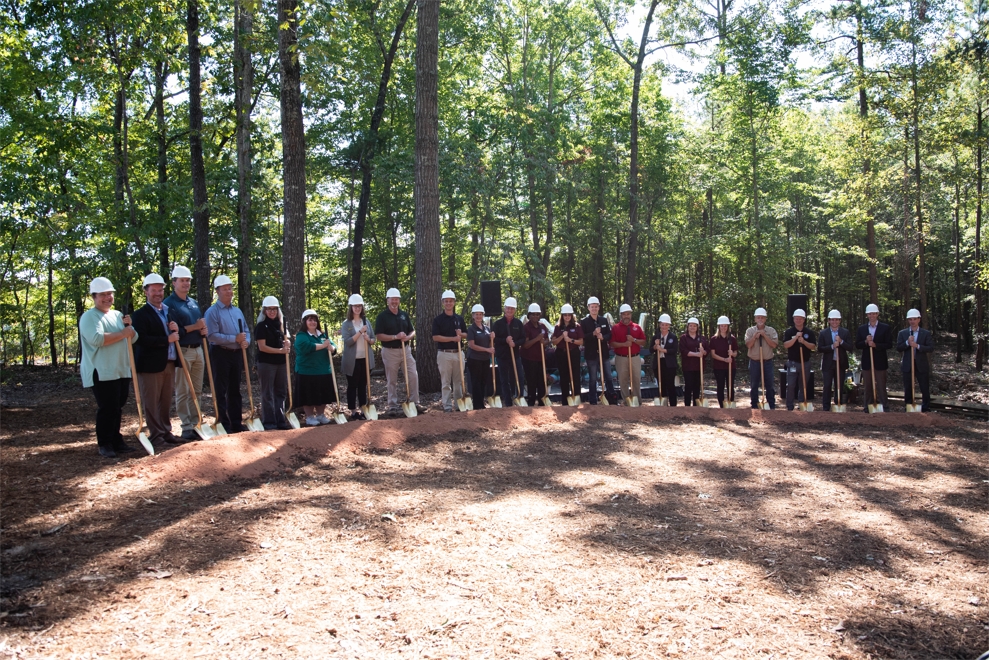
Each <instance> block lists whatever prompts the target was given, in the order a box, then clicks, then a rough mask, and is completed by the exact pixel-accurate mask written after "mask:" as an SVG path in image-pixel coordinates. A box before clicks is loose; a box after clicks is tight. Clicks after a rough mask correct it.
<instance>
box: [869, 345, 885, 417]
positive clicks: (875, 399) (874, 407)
mask: <svg viewBox="0 0 989 660" xmlns="http://www.w3.org/2000/svg"><path fill="white" fill-rule="evenodd" d="M869 366H870V367H871V372H870V373H869V378H870V380H872V403H870V404H869V412H870V413H881V412H883V404H881V403H879V395H878V394H876V358H875V355H874V354H873V352H872V346H870V347H869Z"/></svg>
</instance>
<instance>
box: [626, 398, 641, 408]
mask: <svg viewBox="0 0 989 660" xmlns="http://www.w3.org/2000/svg"><path fill="white" fill-rule="evenodd" d="M625 405H627V406H629V407H630V408H638V407H639V405H640V404H639V397H637V396H627V397H625Z"/></svg>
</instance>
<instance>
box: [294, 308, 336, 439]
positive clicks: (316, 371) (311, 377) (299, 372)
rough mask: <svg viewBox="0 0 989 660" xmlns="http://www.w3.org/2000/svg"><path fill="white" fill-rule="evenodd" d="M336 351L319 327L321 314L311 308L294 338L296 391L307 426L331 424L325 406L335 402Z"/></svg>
mask: <svg viewBox="0 0 989 660" xmlns="http://www.w3.org/2000/svg"><path fill="white" fill-rule="evenodd" d="M323 351H327V353H323ZM335 351H336V346H334V345H333V342H331V341H330V338H329V337H327V336H326V333H324V332H323V329H322V328H321V327H320V325H319V315H318V314H317V313H316V312H315V311H314V310H312V309H307V310H306V311H304V312H302V327H301V328H299V331H298V332H297V333H296V335H295V375H296V381H295V382H296V387H295V389H296V391H297V392H298V396H299V404H301V405H302V409H303V410H305V411H306V426H319V425H320V424H329V423H330V421H331V420H330V418H329V417H327V416H326V415H324V414H323V412H324V411H325V410H326V404H328V403H332V402H333V401H335V399H334V397H333V379H332V378H331V377H330V360H332V359H333V353H334V352H335Z"/></svg>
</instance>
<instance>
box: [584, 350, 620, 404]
mask: <svg viewBox="0 0 989 660" xmlns="http://www.w3.org/2000/svg"><path fill="white" fill-rule="evenodd" d="M599 360H600V358H592V359H590V360H586V359H585V360H584V364H586V365H587V380H588V385H587V389H588V390H589V391H588V400H589V401H590V402H591V405H592V406H595V405H597V402H598V383H599V382H600V380H601V376H600V375H599V374H598V372H599V371H600V367H601V363H600V361H599ZM603 373H604V388H605V391H606V392H607V393H608V394H609V395H610V396H611V398H612V399H614V398H615V384H614V383H613V382H612V380H611V358H604V372H603Z"/></svg>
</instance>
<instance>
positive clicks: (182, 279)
mask: <svg viewBox="0 0 989 660" xmlns="http://www.w3.org/2000/svg"><path fill="white" fill-rule="evenodd" d="M191 289H192V273H191V272H189V269H188V268H186V267H185V266H176V267H175V268H173V269H172V293H171V295H169V296H168V297H167V298H165V301H164V302H165V305H167V306H168V310H169V311H170V312H171V313H172V316H173V317H174V318H175V322H176V323H178V324H179V345H178V350H180V351H182V357H183V358H185V365H186V367H187V368H188V370H189V378H190V379H191V380H192V387H193V389H192V390H190V389H189V382H188V380H186V377H185V374H183V373H182V372H180V371H179V370H178V369H176V370H175V384H174V389H175V412H176V413H178V416H179V421H180V422H181V423H182V435H181V436H180V437H182V438H183V439H185V440H196V439H197V438H199V436H198V435H197V434H196V431H195V428H196V424H198V423H199V412H198V409H197V408H196V401H201V400H202V396H203V376H204V375H205V373H206V358H205V357H204V356H203V337H205V336H206V332H207V331H206V321H204V320H203V315H202V313H201V312H200V310H199V303H197V302H196V301H195V300H194V299H193V298H191V297H189V291H190V290H191Z"/></svg>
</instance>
